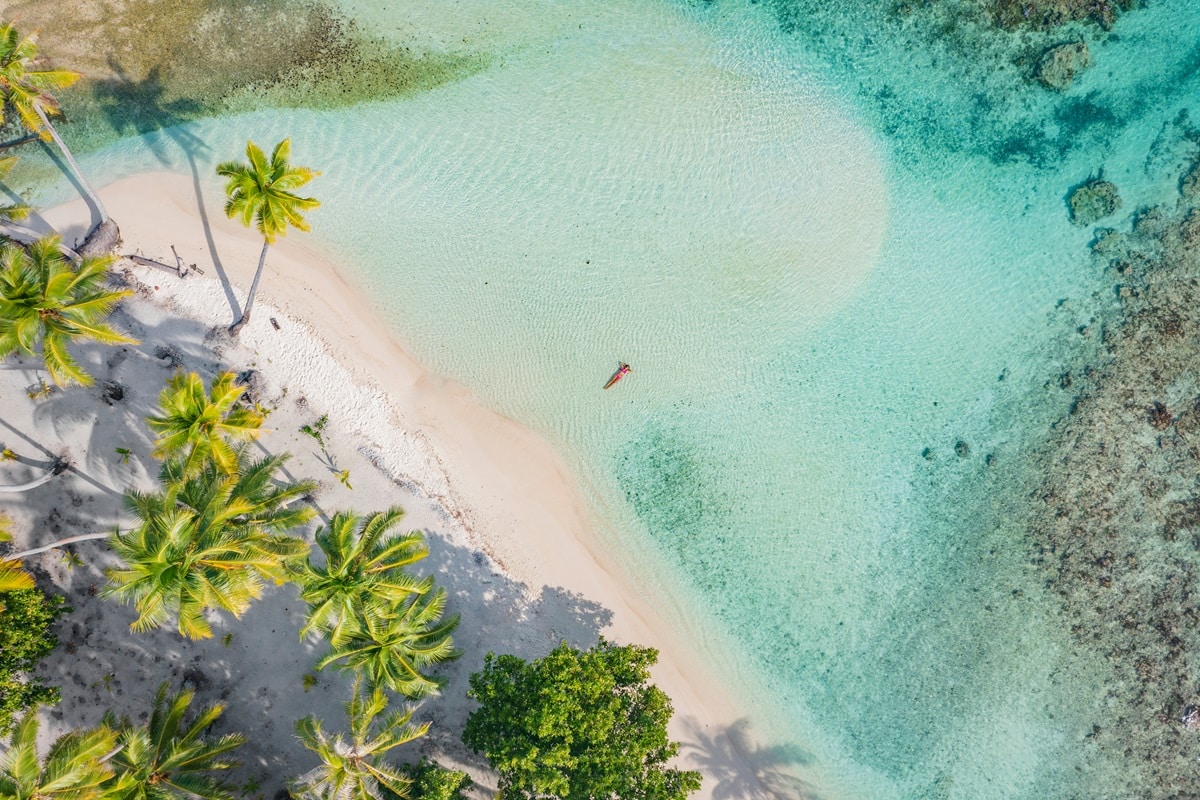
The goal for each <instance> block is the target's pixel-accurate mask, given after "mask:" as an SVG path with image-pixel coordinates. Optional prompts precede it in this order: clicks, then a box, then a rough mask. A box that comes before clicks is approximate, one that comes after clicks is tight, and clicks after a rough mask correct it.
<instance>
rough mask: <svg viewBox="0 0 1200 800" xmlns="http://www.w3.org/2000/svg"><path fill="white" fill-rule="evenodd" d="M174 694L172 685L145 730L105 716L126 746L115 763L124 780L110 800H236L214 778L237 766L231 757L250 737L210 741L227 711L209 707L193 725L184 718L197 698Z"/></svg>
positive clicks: (164, 689)
mask: <svg viewBox="0 0 1200 800" xmlns="http://www.w3.org/2000/svg"><path fill="white" fill-rule="evenodd" d="M168 688H169V687H168V684H166V683H163V684H162V685H161V686H159V687H158V693H157V694H156V695H155V696H154V709H153V711H152V712H151V714H150V719H149V721H147V722H146V723H145V724H143V725H134V724H133V723H131V722H130V721H129V720H128V719H124V718H123V719H120V720H118V719H117V718H116V716H115V715H114V714H113V713H112V712H109V713H107V714H105V716H104V724H105V725H106V726H108V727H109V728H112V729H113V730H115V731H117V732H118V734H119V736H118V739H117V742H118V744H120V745H121V750H120V752H118V753H117V754H116V756H114V757H113V760H112V765H113V768H114V770H115V772H116V774H117V776H118V777H117V779H116V780H115V785H114V786H113V787H112V791H110V792H108V793H107V799H106V800H192V798H200V800H233V799H234V797H235V796H236V795H235V793H234V791H233V789H232V787H230V786H229V785H227V784H225V783H224V782H222V781H220V780H217V779H216V778H214V777H213V776H212V775H210V774H209V773H212V772H217V771H221V770H227V769H231V768H233V767H235V766H237V764H238V762H236V761H232V760H229V759H227V758H225V755H226V754H227V753H229V752H231V751H232V750H235V749H237V748H238V747H240V746H241V745H243V744H245V742H246V737H245V736H242V735H241V734H240V733H227V734H224V735H223V736H219V737H217V738H216V739H213V740H208V739H205V738H204V732H205V731H206V730H207V729H208V727H209V726H211V725H212V724H213V723H214V722H216V721H217V719H218V718H219V717H220V716H221V713H222V712H223V711H224V710H225V709H224V706H223V705H221V704H219V703H218V704H215V705H211V706H209V707H208V708H206V709H204V710H203V711H202V712H200V715H199V716H198V717H196V718H195V719H194V720H192V722H191V724H190V725H187V724H185V723H184V716H185V715H186V714H187V711H188V707H189V706H190V705H191V703H192V696H193V693H192V692H190V691H181V692H179V693H178V694H175V695H170V696H168Z"/></svg>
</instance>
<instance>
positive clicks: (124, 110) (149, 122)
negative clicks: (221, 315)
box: [92, 57, 242, 319]
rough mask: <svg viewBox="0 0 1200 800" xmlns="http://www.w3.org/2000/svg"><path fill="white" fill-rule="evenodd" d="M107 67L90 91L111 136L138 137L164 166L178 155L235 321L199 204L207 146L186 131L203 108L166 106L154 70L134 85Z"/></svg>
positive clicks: (182, 100) (233, 301) (237, 308)
mask: <svg viewBox="0 0 1200 800" xmlns="http://www.w3.org/2000/svg"><path fill="white" fill-rule="evenodd" d="M108 65H109V67H110V68H111V69H112V71H113V73H114V74H115V75H116V77H115V78H111V79H109V80H103V81H97V82H96V84H95V87H94V88H93V90H92V91H93V94H94V96H95V98H96V100H97V102H98V103H99V105H100V108H101V110H102V111H103V112H104V114H105V116H106V117H107V118H108V122H109V125H111V126H112V128H113V130H115V131H116V132H117V133H119V134H122V135H137V136H141V137H142V138H143V140H144V141H145V142H146V145H147V147H149V148H150V152H151V153H153V154H154V156H155V158H157V159H158V160H159V162H160V163H162V164H163V165H164V166H169V165H171V164H173V163H175V160H174V158H172V154H171V152H170V150H171V148H172V146H174V147H175V148H178V150H179V151H180V152H182V153H183V155H184V158H185V159H186V160H187V164H188V169H189V170H190V172H191V176H192V189H193V191H194V192H195V193H196V207H197V209H198V212H199V214H200V224H201V226H202V227H203V229H204V238H205V242H206V244H207V245H208V252H209V254H210V256H211V259H212V265H213V269H214V270H216V273H217V277H218V279H219V280H220V282H221V288H222V290H223V291H224V292H225V299H226V300H227V301H228V302H229V308H230V310H231V311H232V313H233V317H232V318H233V319H237V318H239V317H240V316H241V313H242V312H241V305H240V303H239V302H238V299H237V296H236V294H235V292H234V291H233V285H232V284H231V283H230V282H229V277H228V275H227V274H226V272H225V265H224V264H223V263H222V262H221V256H220V254H219V253H218V252H217V247H216V241H215V240H214V239H213V234H212V227H211V225H210V224H209V220H208V206H207V205H206V203H205V201H204V190H203V185H202V184H201V182H200V170H199V167H198V166H197V164H196V159H197V158H198V157H201V156H205V155H208V154H209V153H210V152H211V150H210V148H209V146H208V143H207V142H205V141H204V140H203V139H201V138H200V137H199V136H197V135H196V133H195V131H194V130H193V128H192V127H191V125H190V123H191V122H192V121H193V120H194V119H196V118H197V117H198V116H199V115H200V114H202V113H203V111H204V107H203V105H202V104H200V103H199V102H197V101H195V100H192V99H189V98H186V97H178V98H175V99H171V100H168V99H167V97H166V86H165V84H164V83H163V80H162V70H161V68H160V67H155V68H153V69H151V70H150V72H149V73H148V74H147V75H146V77H145V78H143V79H142V80H140V81H138V80H135V79H133V78H132V77H130V76H129V74H128V73H126V72H125V70H124V69H123V68H122V66H121V64H120V63H119V62H118V61H117V60H116V59H114V58H112V57H109V60H108ZM131 106H132V107H133V108H134V109H136V113H131V111H130V108H131Z"/></svg>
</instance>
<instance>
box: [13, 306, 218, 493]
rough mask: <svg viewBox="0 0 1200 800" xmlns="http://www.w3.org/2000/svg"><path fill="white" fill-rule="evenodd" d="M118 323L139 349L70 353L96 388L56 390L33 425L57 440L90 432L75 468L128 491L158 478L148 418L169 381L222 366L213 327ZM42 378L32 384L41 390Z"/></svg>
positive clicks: (168, 320)
mask: <svg viewBox="0 0 1200 800" xmlns="http://www.w3.org/2000/svg"><path fill="white" fill-rule="evenodd" d="M141 288H143V289H145V288H146V287H141ZM112 322H113V323H114V324H115V326H116V327H117V328H118V329H119V330H121V331H124V332H126V333H128V334H130V335H132V336H133V337H134V338H136V339H138V344H133V345H120V346H116V347H113V346H107V345H101V344H97V343H95V342H83V343H80V344H78V345H72V346H71V350H72V353H73V354H74V355H75V356H76V358H77V359H78V360H79V362H80V363H81V364H82V365H83V366H84V368H85V369H86V370H87V371H88V372H89V374H91V375H92V377H93V378H94V379H95V383H94V384H93V385H91V386H87V387H83V386H66V387H61V388H55V389H54V390H53V391H51V392H50V393H49V394H48V395H47V396H46V397H45V398H42V399H39V400H37V401H35V411H34V423H35V426H36V427H37V429H39V430H49V431H53V432H54V434H55V436H56V438H58V439H59V440H63V439H66V438H68V437H69V436H71V435H72V433H73V432H74V431H75V430H77V429H79V428H81V427H85V428H87V430H88V439H87V444H86V446H84V447H83V451H82V452H81V453H72V454H69V457H70V458H71V460H72V469H74V470H75V471H76V472H78V473H79V474H81V475H83V474H87V475H90V476H91V477H92V478H94V479H96V480H98V481H101V482H104V483H106V484H107V485H113V484H116V487H123V486H124V485H127V484H129V483H130V482H131V481H132V480H135V479H137V478H138V477H139V476H141V477H145V476H150V477H151V478H153V477H156V476H157V475H158V470H159V463H158V462H157V460H155V459H154V458H152V457H151V455H150V450H151V449H152V438H153V437H152V436H151V433H150V430H149V428H148V427H147V426H146V422H145V420H146V417H148V416H150V415H152V414H154V413H156V411H157V409H158V398H159V392H160V391H161V390H162V388H163V387H164V386H165V385H166V381H167V379H168V378H169V377H170V376H171V375H172V374H174V372H175V371H176V370H178V369H179V368H180V367H181V366H182V365H183V364H187V365H189V368H190V369H193V370H195V371H197V372H200V373H201V375H203V376H204V377H205V378H208V379H210V380H211V378H212V375H213V374H215V372H216V371H217V370H218V369H219V366H220V365H219V363H218V362H217V361H215V360H214V359H213V358H212V354H211V352H210V351H209V350H208V349H207V348H206V347H205V345H204V341H205V338H206V337H207V336H209V334H210V331H209V329H208V328H206V327H205V326H204V325H202V324H201V323H199V322H196V321H195V320H191V319H187V318H186V317H179V316H165V317H162V318H161V319H159V320H158V321H157V322H155V323H152V324H148V323H146V322H143V321H141V320H138V319H135V318H134V317H132V316H130V315H128V314H126V313H125V312H124V311H121V310H118V311H117V312H115V313H114V314H113V317H112ZM39 379H40V376H39V378H34V383H33V386H34V387H35V388H36V386H37V383H36V381H37V380H39ZM117 490H118V491H120V489H119V488H118V489H117Z"/></svg>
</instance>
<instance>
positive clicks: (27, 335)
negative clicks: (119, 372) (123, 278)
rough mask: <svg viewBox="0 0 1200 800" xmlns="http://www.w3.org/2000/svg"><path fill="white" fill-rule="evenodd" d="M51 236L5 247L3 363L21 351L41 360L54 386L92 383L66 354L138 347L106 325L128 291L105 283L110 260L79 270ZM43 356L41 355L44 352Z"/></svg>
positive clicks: (0, 320)
mask: <svg viewBox="0 0 1200 800" xmlns="http://www.w3.org/2000/svg"><path fill="white" fill-rule="evenodd" d="M58 245H59V238H58V237H57V236H47V237H44V238H42V239H39V240H38V241H36V242H34V243H33V244H31V245H29V247H28V248H24V247H21V246H20V245H18V244H16V243H14V242H9V243H7V244H5V245H3V246H0V358H7V357H8V356H10V355H12V354H13V353H15V352H17V351H20V352H22V353H26V354H28V355H31V356H35V357H40V358H41V359H42V361H43V362H44V363H45V365H46V371H48V372H49V373H50V377H51V378H53V379H54V382H55V383H58V384H62V383H81V384H85V385H86V384H90V383H91V382H92V377H91V376H90V375H88V374H87V373H86V372H84V371H83V368H82V367H80V366H79V364H78V363H77V362H76V361H75V359H74V358H73V357H72V356H71V354H70V353H69V352H68V351H67V344H68V343H69V342H72V341H77V340H84V339H91V340H93V341H97V342H100V343H101V344H135V343H136V340H134V339H131V338H129V337H128V336H123V335H122V334H119V333H117V332H116V331H115V330H113V329H112V328H110V327H109V326H108V325H106V324H105V323H104V320H105V319H106V318H107V317H108V315H109V313H110V312H111V311H112V309H113V307H114V306H115V305H116V304H117V303H118V302H119V301H120V300H121V298H123V297H125V296H127V295H128V294H129V292H128V291H124V290H121V291H110V290H109V289H108V288H107V287H106V285H105V282H106V280H107V277H108V268H109V266H110V265H111V264H112V258H110V257H109V256H98V257H92V258H85V259H83V262H82V263H81V264H80V265H79V266H78V267H75V266H74V265H72V264H69V263H68V262H67V261H66V259H64V258H63V256H62V254H61V253H59V250H58ZM39 351H40V352H39Z"/></svg>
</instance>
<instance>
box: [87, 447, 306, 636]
mask: <svg viewBox="0 0 1200 800" xmlns="http://www.w3.org/2000/svg"><path fill="white" fill-rule="evenodd" d="M285 460H286V457H285V456H268V457H265V458H262V459H258V460H252V459H251V458H250V456H249V453H248V451H247V449H246V445H242V446H241V447H239V448H238V450H237V463H238V469H237V470H236V472H235V473H234V474H232V475H230V474H227V473H226V472H225V471H224V470H222V469H220V468H219V467H218V466H217V465H216V463H215V462H213V461H211V460H209V461H208V462H207V463H206V465H205V466H204V468H203V469H201V470H200V471H199V472H197V473H195V474H193V475H185V474H184V473H183V472H182V466H181V464H180V463H179V462H175V461H168V462H167V463H166V464H164V465H163V470H162V483H163V486H162V488H161V489H160V490H159V491H156V492H149V493H144V492H138V491H133V490H130V491H129V492H128V493H127V494H126V496H125V504H126V507H127V508H128V509H129V510H130V511H131V512H132V513H133V514H134V515H135V516H136V517H137V518H138V520H139V521H140V524H139V525H138V526H137V527H135V528H133V529H132V530H129V531H125V532H120V531H118V532H117V533H115V534H113V536H112V537H111V538H110V539H109V543H110V545H111V546H112V549H113V551H114V552H115V553H116V554H117V555H118V556H119V557H120V558H121V560H122V561H123V562H124V565H123V566H122V567H119V568H116V569H112V570H109V573H108V579H109V585H108V586H107V587H106V588H105V589H104V592H103V593H104V595H105V596H108V597H115V598H117V599H118V600H121V601H123V602H127V603H133V605H134V608H136V609H137V612H138V618H137V619H136V620H134V622H133V625H132V628H133V629H134V630H135V631H142V630H149V629H151V628H160V627H164V626H166V625H167V624H169V622H170V620H171V617H172V616H174V617H175V618H176V620H177V625H178V629H179V632H180V634H182V635H183V636H186V637H188V638H192V639H202V638H208V637H209V636H212V627H211V626H210V625H209V623H208V621H207V620H206V619H205V615H204V612H205V611H206V610H208V609H219V610H223V611H228V612H229V613H231V614H233V615H234V616H241V614H242V612H244V611H245V610H246V609H247V608H249V606H250V603H251V601H253V600H255V599H256V598H258V597H259V596H260V595H261V594H262V590H263V587H264V585H265V581H266V580H272V581H274V582H275V583H282V582H283V581H285V580H286V579H287V574H288V568H289V564H290V562H292V561H295V560H297V559H300V558H303V557H304V555H305V554H307V552H308V544H307V543H306V542H304V540H303V539H300V538H298V537H296V536H292V535H290V534H289V533H288V532H289V531H291V530H293V529H294V528H297V527H299V526H301V525H303V524H304V523H306V522H307V521H308V520H309V519H311V517H312V514H313V511H312V509H311V508H308V507H305V506H301V507H295V508H293V507H290V506H291V504H292V503H293V501H296V500H299V499H300V498H301V497H303V496H304V495H306V494H308V493H309V492H311V491H313V489H314V488H315V485H314V484H313V483H311V482H304V483H296V484H284V485H280V484H279V483H277V482H276V473H277V472H278V471H279V469H280V468H281V467H282V466H283V464H284V462H285Z"/></svg>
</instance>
